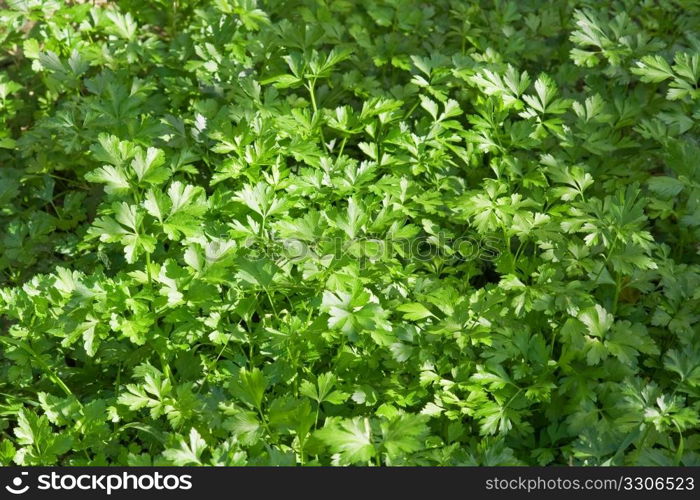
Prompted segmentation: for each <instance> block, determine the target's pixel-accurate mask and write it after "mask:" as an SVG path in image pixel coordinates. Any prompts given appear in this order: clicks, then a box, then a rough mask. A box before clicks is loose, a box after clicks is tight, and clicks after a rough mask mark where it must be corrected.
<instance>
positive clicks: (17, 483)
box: [5, 472, 29, 495]
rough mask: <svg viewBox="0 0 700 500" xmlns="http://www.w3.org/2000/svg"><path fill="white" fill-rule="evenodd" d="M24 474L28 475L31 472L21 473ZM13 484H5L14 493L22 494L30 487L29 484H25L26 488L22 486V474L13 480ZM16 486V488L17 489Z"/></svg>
mask: <svg viewBox="0 0 700 500" xmlns="http://www.w3.org/2000/svg"><path fill="white" fill-rule="evenodd" d="M20 474H21V475H22V476H28V475H29V472H21V473H20ZM12 485H13V486H14V488H13V487H12V486H5V489H6V490H7V491H9V492H10V493H12V494H13V495H22V494H24V493H26V492H27V490H28V489H29V485H25V486H24V488H22V487H21V486H22V478H21V477H20V476H17V477H16V478H14V479H13V480H12ZM15 488H16V489H15Z"/></svg>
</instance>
